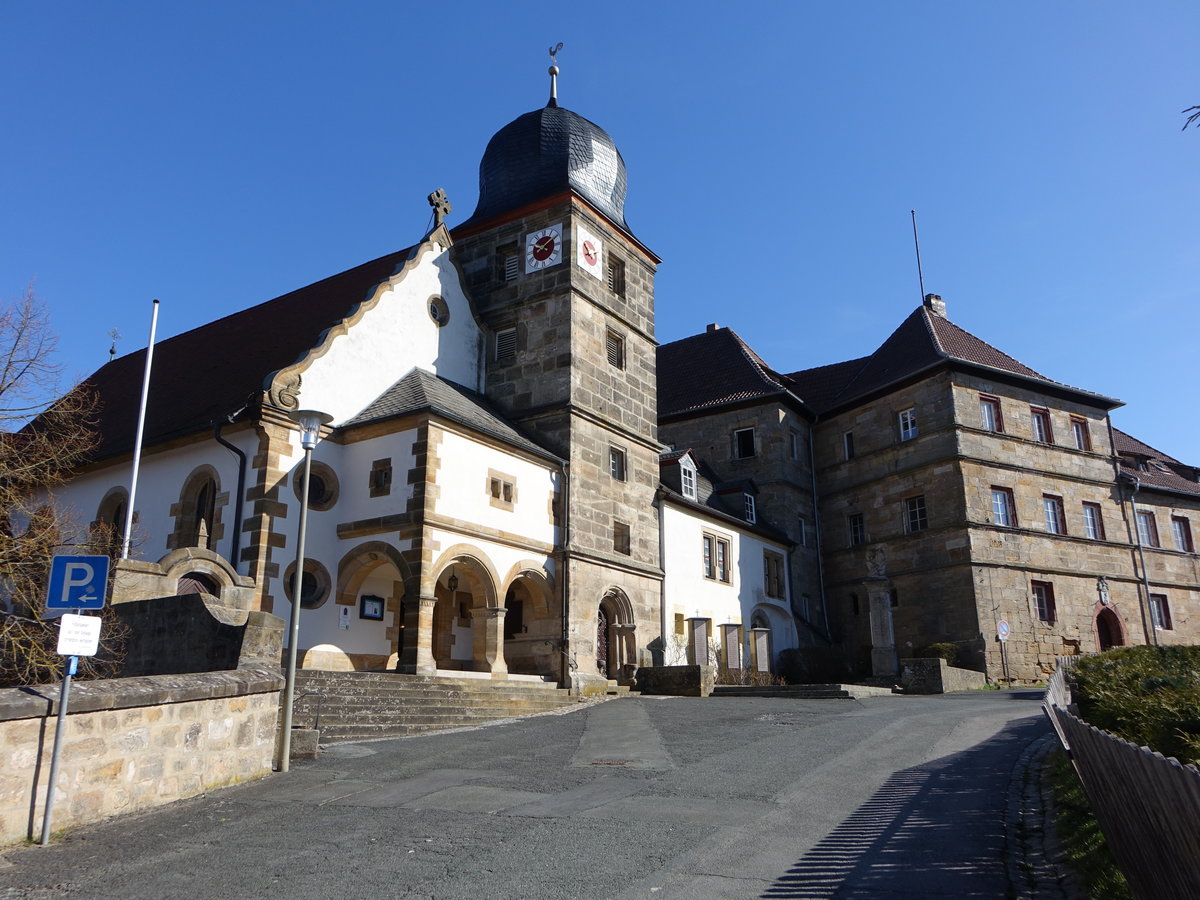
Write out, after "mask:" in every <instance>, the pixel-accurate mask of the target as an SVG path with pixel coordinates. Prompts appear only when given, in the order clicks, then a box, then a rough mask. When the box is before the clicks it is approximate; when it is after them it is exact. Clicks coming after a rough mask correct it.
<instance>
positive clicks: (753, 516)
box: [742, 494, 758, 525]
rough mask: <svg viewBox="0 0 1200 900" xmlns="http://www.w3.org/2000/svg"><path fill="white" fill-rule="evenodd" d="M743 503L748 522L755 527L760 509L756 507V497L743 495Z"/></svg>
mask: <svg viewBox="0 0 1200 900" xmlns="http://www.w3.org/2000/svg"><path fill="white" fill-rule="evenodd" d="M742 502H743V506H744V507H745V515H746V521H747V522H749V523H750V524H751V525H753V524H754V523H755V522H757V521H758V509H757V508H756V507H755V505H754V495H753V494H742Z"/></svg>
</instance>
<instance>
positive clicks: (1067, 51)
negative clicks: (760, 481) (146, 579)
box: [0, 0, 1200, 464]
mask: <svg viewBox="0 0 1200 900" xmlns="http://www.w3.org/2000/svg"><path fill="white" fill-rule="evenodd" d="M0 34H3V35H4V36H5V41H4V43H5V50H4V53H3V54H0V93H2V95H3V96H4V98H5V104H4V106H5V116H4V118H5V129H4V130H5V138H4V140H3V141H2V142H0V206H2V209H3V215H2V216H0V296H3V297H4V298H5V299H13V298H15V297H16V296H18V295H19V294H20V293H21V291H22V290H23V289H24V287H25V285H26V284H27V283H28V282H30V281H31V280H32V281H34V283H35V287H36V290H37V291H38V293H39V294H40V295H41V296H42V297H43V298H44V300H45V301H46V302H47V303H48V304H49V306H50V308H51V310H52V313H53V316H54V322H55V325H56V327H57V329H58V331H59V332H60V335H61V344H60V346H61V350H62V353H63V357H64V360H65V361H66V362H67V363H68V366H69V369H70V370H71V371H72V372H73V373H75V374H78V375H82V374H86V372H88V371H90V370H91V369H93V368H95V367H96V366H98V365H100V364H101V363H103V362H104V361H105V360H106V359H107V350H108V345H109V338H108V336H107V332H108V331H109V330H110V329H112V328H114V327H115V328H117V329H119V330H120V332H121V334H122V335H124V337H123V338H122V340H121V341H120V344H119V350H120V352H122V353H125V352H130V351H132V350H135V349H137V348H138V347H140V346H142V345H143V344H144V342H145V339H146V332H147V329H148V324H149V311H150V301H151V300H152V299H153V298H155V297H157V298H159V299H161V301H162V313H161V318H160V325H159V327H160V335H161V336H169V335H172V334H177V333H179V332H181V331H185V330H187V329H189V328H193V327H195V326H197V325H200V324H202V323H204V322H206V321H209V320H211V319H214V318H217V317H219V316H222V315H225V314H228V313H230V312H233V311H236V310H238V309H241V308H244V307H246V306H250V305H253V304H255V303H259V302H261V301H264V300H267V299H270V298H272V297H275V296H278V295H280V294H283V293H285V292H287V291H289V290H292V289H294V288H297V287H301V286H303V285H305V284H308V283H311V282H313V281H316V280H318V279H320V278H323V277H325V276H327V275H331V274H334V273H336V272H339V271H342V270H344V269H346V268H349V267H351V266H354V265H356V264H358V263H360V262H363V261H365V260H368V259H372V258H374V257H376V256H379V255H381V254H384V253H387V252H389V251H392V250H395V249H399V248H401V247H404V246H407V245H409V244H412V243H413V242H415V241H416V240H418V239H419V238H420V237H421V235H422V234H423V233H424V230H425V227H426V224H427V222H428V220H429V208H428V206H427V205H426V202H425V195H426V194H428V193H429V192H430V191H431V190H433V189H434V188H437V187H443V188H445V189H446V191H447V193H448V194H449V196H450V199H451V201H452V202H453V203H454V207H455V209H454V212H453V214H452V215H451V217H450V224H452V225H453V224H455V223H457V222H461V221H463V220H464V219H465V218H466V217H467V216H469V215H470V213H471V211H472V210H473V209H474V206H475V200H476V197H477V178H478V164H479V158H480V156H481V154H482V153H483V149H484V146H485V145H486V143H487V140H488V138H489V137H490V136H491V135H492V134H493V133H494V132H495V131H496V130H498V129H499V128H500V127H502V126H503V125H504V124H506V123H507V122H509V121H511V120H512V119H514V118H516V117H517V116H518V115H520V114H522V113H525V112H528V111H529V110H532V109H535V108H538V107H540V106H542V105H544V103H545V100H546V95H547V76H546V74H545V72H546V66H547V65H548V62H549V59H548V56H547V53H546V49H547V47H548V46H549V45H551V44H552V43H556V42H558V41H560V40H561V41H563V42H565V44H566V46H565V48H564V50H563V51H562V53H561V54H560V58H559V62H560V65H561V67H562V76H561V78H560V100H561V103H562V105H564V106H566V107H568V108H570V109H572V110H574V111H576V112H578V113H580V114H581V115H584V116H586V117H587V118H589V119H592V120H593V121H595V122H597V123H598V124H600V125H601V126H603V127H604V128H605V129H607V130H608V131H609V133H610V134H612V135H613V137H614V139H615V140H616V142H617V145H618V147H619V148H620V149H621V151H622V154H623V155H624V157H625V161H626V163H627V165H628V168H629V199H628V202H627V206H626V214H627V218H628V221H629V223H630V225H631V226H632V228H633V230H634V232H635V233H636V234H637V235H638V236H639V237H640V238H641V239H642V240H643V241H644V242H645V243H646V244H647V245H648V246H649V247H651V248H652V249H653V250H655V251H656V252H657V253H658V254H659V255H660V256H661V257H662V258H663V264H662V267H661V268H660V270H659V277H658V282H657V303H658V336H659V339H660V340H661V341H664V342H666V341H671V340H675V339H677V338H681V337H685V336H687V335H689V334H694V333H696V332H698V331H700V330H703V328H704V326H705V325H706V323H708V322H719V323H721V324H722V325H728V326H731V327H733V328H734V329H736V330H737V331H738V332H739V333H740V334H741V335H742V336H743V337H744V338H746V339H747V341H749V343H750V344H751V345H752V346H753V347H755V348H756V349H757V350H758V351H759V353H760V354H761V355H762V356H763V357H764V358H765V359H766V360H767V361H768V362H769V363H770V364H772V365H773V366H775V367H776V368H778V369H780V370H783V371H791V370H794V369H799V368H807V367H809V366H815V365H821V364H824V363H829V362H835V361H839V360H842V359H847V358H850V357H855V356H861V355H864V354H866V353H868V352H870V351H871V350H873V349H874V348H875V347H876V346H877V345H878V344H879V343H880V342H881V341H882V340H883V339H884V338H885V337H886V336H887V335H888V334H889V333H890V332H891V331H892V330H893V329H894V328H895V327H896V326H897V325H898V324H899V323H900V321H901V320H903V318H904V317H905V316H906V315H907V314H908V313H909V312H911V311H912V309H914V308H915V307H916V305H917V303H918V302H919V292H918V287H917V280H916V266H915V263H914V259H913V246H912V232H911V226H910V219H909V210H910V209H912V208H915V209H916V210H917V213H918V217H919V224H920V232H921V249H922V258H923V262H924V267H925V286H926V290H928V291H932V292H936V293H940V294H941V295H942V296H943V297H944V298H945V300H946V302H947V304H948V307H949V315H950V318H951V319H952V320H953V321H955V322H957V323H958V324H960V325H962V326H963V327H965V328H967V329H968V330H969V331H972V332H973V333H975V334H976V335H978V336H979V337H981V338H983V339H985V340H987V341H989V342H991V343H993V344H995V345H996V346H998V347H1000V348H1001V349H1003V350H1005V351H1006V352H1008V353H1010V354H1011V355H1013V356H1015V357H1016V358H1018V359H1019V360H1021V361H1022V362H1024V363H1026V364H1027V365H1029V366H1032V367H1033V368H1035V369H1037V370H1038V371H1040V372H1041V373H1043V374H1044V375H1046V376H1048V377H1050V378H1054V379H1057V380H1059V381H1064V382H1067V383H1070V384H1074V385H1077V386H1080V387H1084V388H1087V389H1090V390H1093V391H1097V392H1100V393H1104V394H1108V395H1111V396H1116V397H1119V398H1121V399H1122V400H1124V401H1126V403H1128V404H1129V405H1128V407H1126V408H1123V409H1120V410H1118V411H1117V412H1116V413H1115V414H1114V421H1115V423H1116V424H1117V425H1118V427H1121V428H1124V429H1126V430H1128V431H1131V432H1133V433H1134V434H1136V435H1137V436H1139V437H1141V438H1142V439H1143V440H1145V441H1147V442H1148V443H1150V444H1152V445H1154V446H1156V447H1158V448H1159V449H1161V450H1164V451H1166V452H1168V453H1170V454H1172V455H1174V456H1177V457H1179V458H1182V459H1184V460H1185V461H1188V462H1191V463H1198V464H1200V416H1197V414H1196V404H1195V400H1194V398H1193V395H1194V394H1195V392H1196V380H1195V376H1194V371H1195V365H1196V356H1197V348H1196V341H1195V336H1196V335H1197V334H1200V303H1198V302H1197V301H1198V300H1200V221H1198V218H1197V212H1198V210H1200V202H1198V201H1200V131H1194V130H1190V129H1189V130H1188V131H1187V132H1183V133H1181V131H1180V126H1181V125H1182V124H1183V116H1181V115H1180V110H1182V109H1184V108H1185V107H1188V106H1191V105H1193V104H1200V52H1197V49H1196V38H1197V35H1200V4H1198V3H1196V2H1195V0H1180V2H1155V0H1151V2H1145V3H1139V4H1129V3H1116V2H1103V0H1102V2H1055V3H1044V2H1024V0H1018V2H988V3H985V2H961V0H951V2H919V0H912V2H903V3H901V2H860V3H854V4H839V3H820V4H818V3H805V2H793V3H783V2H780V3H761V2H745V0H743V2H738V3H713V2H689V3H682V2H680V3H675V2H643V3H637V4H633V3H630V4H624V3H588V4H565V3H560V4H504V5H499V4H493V3H473V2H458V3H453V4H449V3H422V4H416V3H400V2H371V3H368V2H361V3H356V2H343V3H333V2H328V3H316V2H301V0H290V2H283V0H272V2H266V0H256V2H251V3H246V2H228V0H207V2H203V3H190V4H184V3H163V2H137V3H134V2H122V0H113V2H106V3H96V2H79V0H76V2H52V0H6V2H3V3H0Z"/></svg>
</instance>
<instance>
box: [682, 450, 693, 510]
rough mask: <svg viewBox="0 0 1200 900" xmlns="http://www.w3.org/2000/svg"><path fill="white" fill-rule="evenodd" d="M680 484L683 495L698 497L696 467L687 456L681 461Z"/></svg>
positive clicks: (690, 498) (690, 497) (689, 497)
mask: <svg viewBox="0 0 1200 900" xmlns="http://www.w3.org/2000/svg"><path fill="white" fill-rule="evenodd" d="M679 485H680V490H681V491H682V492H683V496H685V497H687V498H688V499H689V500H695V499H696V467H695V466H693V465H692V463H691V461H690V460H688V459H687V458H684V459H681V460H680V461H679Z"/></svg>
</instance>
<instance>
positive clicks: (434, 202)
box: [428, 188, 454, 228]
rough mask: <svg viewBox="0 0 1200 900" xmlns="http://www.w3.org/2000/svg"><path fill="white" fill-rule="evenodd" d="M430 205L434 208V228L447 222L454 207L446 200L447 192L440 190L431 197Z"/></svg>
mask: <svg viewBox="0 0 1200 900" xmlns="http://www.w3.org/2000/svg"><path fill="white" fill-rule="evenodd" d="M428 199H429V205H430V206H432V207H433V227H434V228H437V227H438V226H440V225H441V224H442V222H444V221H445V220H446V216H448V215H449V214H450V213H451V212H452V211H453V210H454V207H453V206H451V205H450V201H449V200H447V199H446V192H445V191H444V190H442V189H441V188H438V189H437V190H436V191H434V192H433V193H432V194H430V195H429V198H428Z"/></svg>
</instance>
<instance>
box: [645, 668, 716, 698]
mask: <svg viewBox="0 0 1200 900" xmlns="http://www.w3.org/2000/svg"><path fill="white" fill-rule="evenodd" d="M716 680H717V669H716V666H644V667H642V668H640V669H638V670H637V689H638V690H639V691H641V692H642V693H643V694H668V695H671V696H675V697H707V696H708V695H709V694H711V693H712V692H713V686H714V685H715V684H716Z"/></svg>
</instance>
